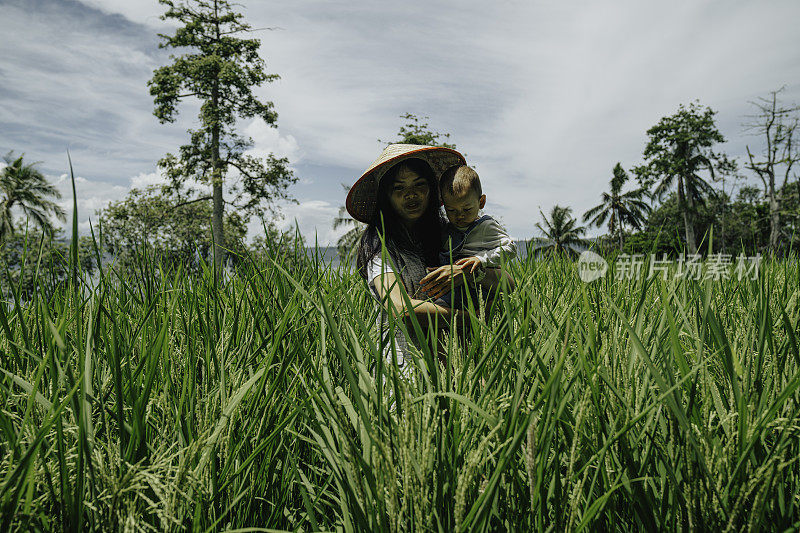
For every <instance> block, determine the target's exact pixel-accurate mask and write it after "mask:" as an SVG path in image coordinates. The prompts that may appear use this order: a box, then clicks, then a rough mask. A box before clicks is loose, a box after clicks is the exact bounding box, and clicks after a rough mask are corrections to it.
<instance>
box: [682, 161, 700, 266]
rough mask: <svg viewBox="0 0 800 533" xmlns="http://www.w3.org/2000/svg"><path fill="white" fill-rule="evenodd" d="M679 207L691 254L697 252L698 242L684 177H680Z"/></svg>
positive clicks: (687, 245)
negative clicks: (695, 237) (684, 186)
mask: <svg viewBox="0 0 800 533" xmlns="http://www.w3.org/2000/svg"><path fill="white" fill-rule="evenodd" d="M678 209H680V210H681V213H682V214H683V229H684V232H685V235H686V247H687V248H688V251H689V253H690V254H696V253H697V243H696V242H695V239H694V226H693V225H692V216H691V206H690V205H689V203H688V202H687V198H686V193H685V191H684V188H683V177H682V176H679V177H678Z"/></svg>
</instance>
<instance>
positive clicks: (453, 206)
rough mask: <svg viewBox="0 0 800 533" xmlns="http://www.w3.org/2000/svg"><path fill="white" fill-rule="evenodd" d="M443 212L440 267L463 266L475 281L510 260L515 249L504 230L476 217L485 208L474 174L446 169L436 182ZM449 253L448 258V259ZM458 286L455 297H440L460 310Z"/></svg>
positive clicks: (463, 167)
mask: <svg viewBox="0 0 800 533" xmlns="http://www.w3.org/2000/svg"><path fill="white" fill-rule="evenodd" d="M439 187H440V189H441V193H442V200H443V201H444V210H445V213H446V214H447V219H448V220H449V221H450V222H449V223H448V224H447V225H446V226H445V229H444V235H443V243H442V244H443V246H442V252H441V254H440V260H441V262H442V264H450V262H451V257H452V261H453V263H454V264H457V265H460V266H462V267H465V269H466V270H468V271H469V272H471V273H472V275H473V279H474V280H475V281H476V282H478V281H480V280H482V279H483V276H484V275H485V272H486V270H485V269H487V268H497V267H499V266H500V264H501V262H502V260H503V259H505V260H506V261H508V260H510V259H513V258H514V257H516V255H517V246H516V245H515V244H514V241H512V240H511V237H509V236H508V233H506V230H505V229H503V227H502V226H501V225H500V224H499V223H498V222H497V221H496V220H495V219H493V218H492V217H490V216H489V215H483V216H481V217H479V216H478V214H479V211H480V210H481V209H483V206H484V205H486V195H485V194H483V191H482V189H481V180H480V178H479V177H478V173H477V172H475V171H474V170H473V169H471V168H470V167H468V166H466V165H461V166H452V167H450V168H449V169H447V170H446V171H445V172H444V174H443V175H442V178H441V180H440V182H439ZM451 253H452V256H451ZM459 289H461V287H456V290H455V291H454V292H455V293H456V294H455V295H452V294H446V295H445V296H443V297H442V298H443V299H444V301H445V302H447V303H448V304H451V305H452V306H453V307H463V305H464V303H465V302H464V301H462V300H463V296H462V291H460V290H459Z"/></svg>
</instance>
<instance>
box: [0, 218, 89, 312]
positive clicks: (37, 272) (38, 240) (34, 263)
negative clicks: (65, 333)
mask: <svg viewBox="0 0 800 533" xmlns="http://www.w3.org/2000/svg"><path fill="white" fill-rule="evenodd" d="M69 247H70V243H69V242H68V241H67V240H66V239H65V238H64V232H63V230H62V229H60V228H52V233H46V232H44V231H42V230H41V229H40V228H39V227H38V226H33V225H19V226H18V227H17V228H16V229H15V231H14V232H13V233H10V234H9V235H8V238H7V239H6V240H5V241H3V242H2V243H0V272H3V275H2V276H0V296H3V297H5V298H11V297H13V295H14V294H15V293H16V296H17V297H19V298H22V299H24V300H30V299H32V298H33V297H34V294H35V293H36V292H38V291H39V290H41V291H42V292H43V294H44V295H45V297H49V296H50V295H52V294H53V293H54V291H55V290H56V289H57V288H58V287H59V286H60V285H63V284H66V283H67V282H68V280H69V277H70V273H71V270H70V264H69V261H70V255H69ZM78 250H79V252H78V255H77V257H78V260H79V262H80V271H81V273H82V274H84V275H91V274H92V273H93V272H94V271H95V268H97V263H96V259H95V258H96V254H95V253H94V241H93V240H92V238H91V237H89V236H82V237H79V238H78Z"/></svg>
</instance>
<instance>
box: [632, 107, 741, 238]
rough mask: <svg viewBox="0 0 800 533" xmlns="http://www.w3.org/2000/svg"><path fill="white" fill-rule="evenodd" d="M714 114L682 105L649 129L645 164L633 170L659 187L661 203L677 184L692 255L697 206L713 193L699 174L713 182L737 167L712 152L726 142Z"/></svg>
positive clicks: (647, 184)
mask: <svg viewBox="0 0 800 533" xmlns="http://www.w3.org/2000/svg"><path fill="white" fill-rule="evenodd" d="M714 115H715V111H712V109H711V108H710V107H703V106H701V105H700V104H699V103H695V102H693V103H691V104H689V106H688V107H686V106H684V105H683V104H681V105H680V106H679V107H678V112H677V113H675V114H674V115H671V116H668V117H664V118H662V119H661V120H660V121H659V122H658V124H656V125H655V126H653V127H652V128H650V129H649V130H647V135H648V136H649V137H650V140H649V142H648V143H647V146H646V147H645V149H644V154H643V155H644V159H645V164H644V165H641V166H639V167H637V168H636V169H634V171H635V173H636V174H637V176H638V178H639V181H640V183H641V184H642V185H643V186H644V187H645V188H647V189H649V188H650V187H651V186H652V185H654V184H655V185H656V187H655V190H654V191H653V192H654V196H656V197H658V198H659V200H663V198H664V196H665V195H666V194H667V193H668V192H669V191H671V190H672V187H673V185H676V184H677V190H678V208H679V210H680V211H681V213H682V218H683V227H684V234H685V237H686V245H687V247H688V249H689V252H690V253H695V252H697V243H696V240H695V227H694V225H695V220H694V219H695V215H696V213H697V209H698V206H699V205H702V204H704V203H705V199H706V197H708V196H710V195H713V194H714V189H713V188H712V187H711V185H709V184H708V183H707V182H706V181H705V180H704V179H703V178H702V177H701V176H700V175H699V172H700V171H702V170H707V171H708V172H709V173H710V174H711V177H712V179H714V178H715V173H723V172H724V173H730V172H733V171H734V170H735V168H736V167H735V163H734V162H732V161H730V160H728V158H727V157H726V156H725V155H724V154H717V153H715V152H714V151H713V150H712V149H711V147H712V146H714V145H715V144H716V143H721V142H725V138H724V137H723V136H722V134H721V133H720V132H719V130H718V129H717V127H716V125H715V124H714Z"/></svg>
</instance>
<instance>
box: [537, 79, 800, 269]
mask: <svg viewBox="0 0 800 533" xmlns="http://www.w3.org/2000/svg"><path fill="white" fill-rule="evenodd" d="M781 92H782V89H780V90H776V91H772V92H771V93H769V96H768V97H765V98H759V99H758V100H757V101H755V102H751V104H752V105H753V107H754V110H755V112H754V114H753V115H751V116H749V117H748V118H747V120H748V122H747V123H746V124H745V126H744V130H745V133H749V134H752V135H753V136H754V140H755V145H756V146H759V148H751V145H750V144H748V145H747V147H746V152H747V157H746V159H745V160H744V161H739V160H737V159H736V158H731V157H729V156H728V155H726V154H725V153H723V152H720V151H718V149H717V147H718V146H719V145H720V144H721V143H724V142H725V138H724V137H723V135H722V133H720V131H719V130H718V129H717V127H716V124H715V120H714V116H715V114H716V113H715V111H713V110H712V109H711V108H710V107H707V106H702V105H700V104H699V103H696V102H695V103H691V104H689V105H688V106H684V105H681V106H680V107H679V108H678V111H677V112H676V113H675V114H674V115H670V116H668V117H664V118H662V119H661V120H660V121H659V122H658V123H657V124H656V125H655V126H653V127H652V128H650V129H649V130H647V137H648V139H647V143H646V145H645V148H644V150H643V153H642V157H643V162H642V164H640V165H637V166H634V167H632V168H631V169H630V173H629V172H628V171H626V170H625V169H624V168H623V167H622V165H621V164H620V163H617V164H616V166H615V167H614V168H613V171H612V172H611V180H610V182H609V187H608V190H607V191H606V192H603V193H602V194H601V200H602V201H601V203H600V204H598V205H597V206H595V207H592V208H591V209H589V210H588V211H586V212H585V213H584V214H583V216H582V222H584V223H586V224H587V225H588V226H581V225H580V224H579V223H578V221H577V220H576V219H575V218H574V217H573V216H572V210H571V208H569V207H564V206H559V205H556V206H554V207H553V209H552V210H551V212H550V216H549V217H548V216H545V215H544V214H542V219H543V223H542V224H537V226H538V227H539V229H540V230H541V233H542V234H543V235H544V237H545V238H546V239H547V241H548V243H549V246H550V247H551V248H552V249H554V250H557V251H563V252H566V253H571V254H573V255H574V252H575V249H576V248H577V247H578V246H579V245H584V246H585V245H587V244H588V241H587V239H586V238H585V234H586V232H587V230H588V229H589V228H590V227H592V226H595V227H602V228H605V229H606V230H607V233H606V234H604V235H601V236H600V237H599V238H598V239H596V240H595V241H594V244H595V245H596V247H598V248H600V249H601V250H604V251H606V252H611V251H614V250H616V251H621V252H624V253H659V254H661V253H667V254H670V253H681V252H687V253H692V254H693V253H698V252H700V253H723V252H724V253H730V254H734V253H749V254H756V253H760V254H772V255H781V256H782V255H786V254H789V253H794V252H796V251H797V249H798V246H800V174H798V162H799V161H800V144H798V142H799V141H800V139H798V122H800V113H799V110H800V108H798V106H797V105H785V104H784V103H782V102H781V99H780V96H781ZM629 174H632V175H633V176H634V178H635V179H631V178H630V175H629ZM631 183H635V185H633V186H630V184H631ZM626 189H627V191H626Z"/></svg>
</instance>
